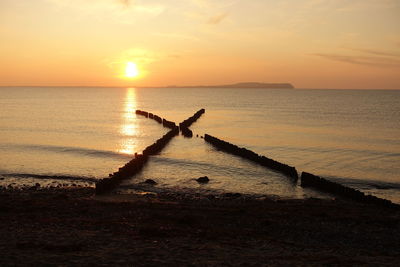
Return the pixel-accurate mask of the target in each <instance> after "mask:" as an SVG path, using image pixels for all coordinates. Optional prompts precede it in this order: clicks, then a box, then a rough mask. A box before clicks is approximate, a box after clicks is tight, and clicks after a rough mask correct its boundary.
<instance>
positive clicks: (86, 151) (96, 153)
mask: <svg viewBox="0 0 400 267" xmlns="http://www.w3.org/2000/svg"><path fill="white" fill-rule="evenodd" d="M3 146H4V145H3ZM7 147H10V148H18V149H31V150H44V151H51V152H58V153H70V154H79V155H86V156H91V157H102V158H105V157H114V158H121V159H126V158H132V157H133V156H132V155H129V154H123V153H118V152H115V151H108V150H98V149H90V148H83V147H68V146H51V145H30V144H10V145H7Z"/></svg>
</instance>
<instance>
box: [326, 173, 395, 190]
mask: <svg viewBox="0 0 400 267" xmlns="http://www.w3.org/2000/svg"><path fill="white" fill-rule="evenodd" d="M325 177H326V178H328V179H330V180H332V181H334V182H338V183H341V184H345V185H348V186H350V187H354V188H359V189H379V190H390V189H394V190H400V183H396V182H385V181H377V180H360V179H355V178H340V177H335V176H325Z"/></svg>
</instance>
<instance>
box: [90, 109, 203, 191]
mask: <svg viewBox="0 0 400 267" xmlns="http://www.w3.org/2000/svg"><path fill="white" fill-rule="evenodd" d="M204 112H205V110H204V109H201V110H199V111H197V112H196V113H195V114H194V115H193V116H192V117H190V118H188V119H187V120H185V121H183V122H182V123H180V125H182V126H181V127H178V126H176V124H175V122H173V121H169V120H167V119H162V118H161V117H160V116H157V115H155V114H153V113H149V112H146V111H142V110H136V114H138V115H142V116H145V117H146V118H150V119H153V120H155V121H157V122H158V123H160V124H161V123H162V125H163V126H164V127H166V128H169V129H170V131H168V132H167V133H166V134H165V135H163V136H162V137H161V138H160V139H158V140H157V141H156V142H155V143H153V144H152V145H150V146H148V147H146V148H145V149H144V150H143V152H142V154H137V153H136V154H135V157H134V158H133V159H132V160H130V161H129V162H128V163H126V164H125V165H124V166H122V167H121V168H119V169H118V171H116V172H114V173H112V174H109V177H108V178H104V179H101V180H99V181H98V182H97V183H96V194H104V193H107V192H110V191H111V190H113V189H114V188H115V187H116V186H118V185H119V184H120V183H121V182H122V181H123V180H125V179H128V178H130V177H132V176H134V175H136V174H137V173H139V172H140V171H141V170H142V168H143V166H144V165H145V164H146V162H147V161H148V159H149V156H152V155H155V154H157V153H160V152H161V151H162V150H163V148H164V147H165V146H166V145H167V144H168V143H169V141H171V139H172V138H173V137H175V136H177V135H179V130H181V131H182V134H183V135H185V132H184V131H190V132H192V131H191V130H190V129H189V126H190V125H192V124H193V123H194V122H195V121H196V120H197V119H199V118H200V116H201V115H202V114H203V113H204ZM185 136H186V135H185ZM191 136H193V134H192V135H191ZM191 136H190V137H191Z"/></svg>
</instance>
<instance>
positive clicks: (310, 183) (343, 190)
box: [301, 172, 400, 209]
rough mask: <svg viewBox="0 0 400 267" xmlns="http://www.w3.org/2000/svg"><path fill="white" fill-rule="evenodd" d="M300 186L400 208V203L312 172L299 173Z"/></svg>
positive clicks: (359, 200)
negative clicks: (367, 193)
mask: <svg viewBox="0 0 400 267" xmlns="http://www.w3.org/2000/svg"><path fill="white" fill-rule="evenodd" d="M301 186H302V187H311V188H314V189H317V190H319V191H323V192H327V193H331V194H335V195H339V196H343V197H346V198H350V199H352V200H355V201H358V202H364V203H370V204H375V205H379V206H385V207H390V208H397V209H400V205H398V204H395V203H392V202H391V201H390V200H387V199H383V198H378V197H375V196H372V195H366V194H364V193H363V192H361V191H359V190H356V189H354V188H350V187H347V186H344V185H341V184H338V183H335V182H332V181H329V180H326V179H324V178H322V177H319V176H316V175H314V174H311V173H308V172H303V173H302V174H301Z"/></svg>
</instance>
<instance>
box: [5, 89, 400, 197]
mask: <svg viewBox="0 0 400 267" xmlns="http://www.w3.org/2000/svg"><path fill="white" fill-rule="evenodd" d="M200 108H205V109H206V113H205V114H204V115H203V116H202V117H201V118H200V119H199V120H198V121H197V122H196V123H195V124H193V125H192V127H191V129H192V130H193V132H194V134H195V135H196V134H199V135H204V134H205V133H208V134H211V135H214V136H216V137H218V138H221V139H224V140H226V141H229V142H231V143H234V144H236V145H239V146H244V147H246V148H249V149H251V150H253V151H255V152H257V153H259V154H262V155H265V156H267V157H270V158H273V159H275V160H278V161H280V162H283V163H286V164H289V165H292V166H295V167H296V168H297V170H298V171H299V172H301V171H308V172H311V173H314V174H316V175H320V176H323V177H326V178H328V179H332V180H334V181H337V182H340V183H343V184H345V185H348V186H352V187H354V188H357V189H360V190H362V191H364V192H367V193H371V194H375V195H377V196H380V197H384V198H387V199H391V200H393V201H395V202H398V203H399V202H400V164H399V161H400V91H387V90H306V89H295V90H290V89H288V90H286V89H276V90H275V89H268V90H267V89H212V88H210V89H204V88H199V89H196V88H191V89H181V88H170V89H165V88H147V89H145V88H142V89H135V88H78V87H75V88H40V87H25V88H7V87H3V88H0V153H1V161H0V179H1V180H0V185H7V184H10V183H15V184H16V185H22V184H32V183H36V182H39V183H40V184H41V185H57V184H71V183H76V184H85V185H93V183H94V181H96V179H99V178H103V177H107V176H108V173H111V172H114V171H116V170H117V169H118V168H119V167H121V166H122V165H124V164H125V163H126V162H127V161H129V160H130V159H131V158H132V154H134V153H135V152H141V151H142V150H143V149H144V148H145V147H146V146H148V145H150V144H152V143H153V142H154V141H155V140H156V139H158V138H159V137H161V135H163V134H164V133H166V132H167V129H165V128H162V127H161V126H160V125H159V124H157V123H156V122H155V121H153V120H149V119H146V118H144V117H141V116H137V115H136V114H135V110H136V109H142V110H146V111H150V112H153V113H155V114H158V115H160V116H162V117H165V118H167V119H169V120H173V121H175V122H180V121H182V120H184V119H186V118H187V117H189V116H191V115H193V113H194V112H195V111H197V110H199V109H200ZM204 175H207V176H208V177H209V178H210V179H211V181H210V183H209V184H207V185H201V186H200V185H198V184H197V182H195V181H194V179H195V178H198V177H200V176H204ZM147 178H151V179H154V180H156V181H157V182H158V183H159V184H158V185H157V187H156V189H157V190H164V189H165V190H170V189H173V190H192V191H195V192H198V191H200V192H206V191H214V190H215V191H218V192H240V193H250V194H271V195H278V196H283V197H303V196H316V195H317V196H318V194H317V193H315V192H313V191H311V190H303V189H302V188H300V187H299V186H296V185H293V184H291V183H289V182H288V179H287V178H285V177H284V176H282V175H280V174H278V173H275V172H273V171H270V170H268V169H265V168H263V167H260V166H257V165H255V164H252V163H250V162H248V161H246V160H243V159H240V158H237V157H235V156H232V155H228V154H225V153H222V152H220V151H217V150H216V149H214V148H213V147H212V146H210V145H208V144H207V143H205V142H204V140H203V139H201V138H196V137H195V138H192V139H186V138H183V137H182V136H179V137H176V138H174V139H173V140H172V141H171V143H170V144H169V145H168V146H167V147H166V149H165V150H163V152H162V153H161V154H160V155H157V156H154V157H152V158H151V160H150V161H149V163H148V164H147V166H146V167H145V169H144V170H143V172H142V173H141V174H139V175H138V176H136V177H133V178H132V179H131V180H127V181H126V182H124V184H123V185H122V186H121V190H125V191H129V190H130V189H131V188H136V189H137V186H136V185H137V184H138V183H140V182H142V181H143V180H145V179H147Z"/></svg>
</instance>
